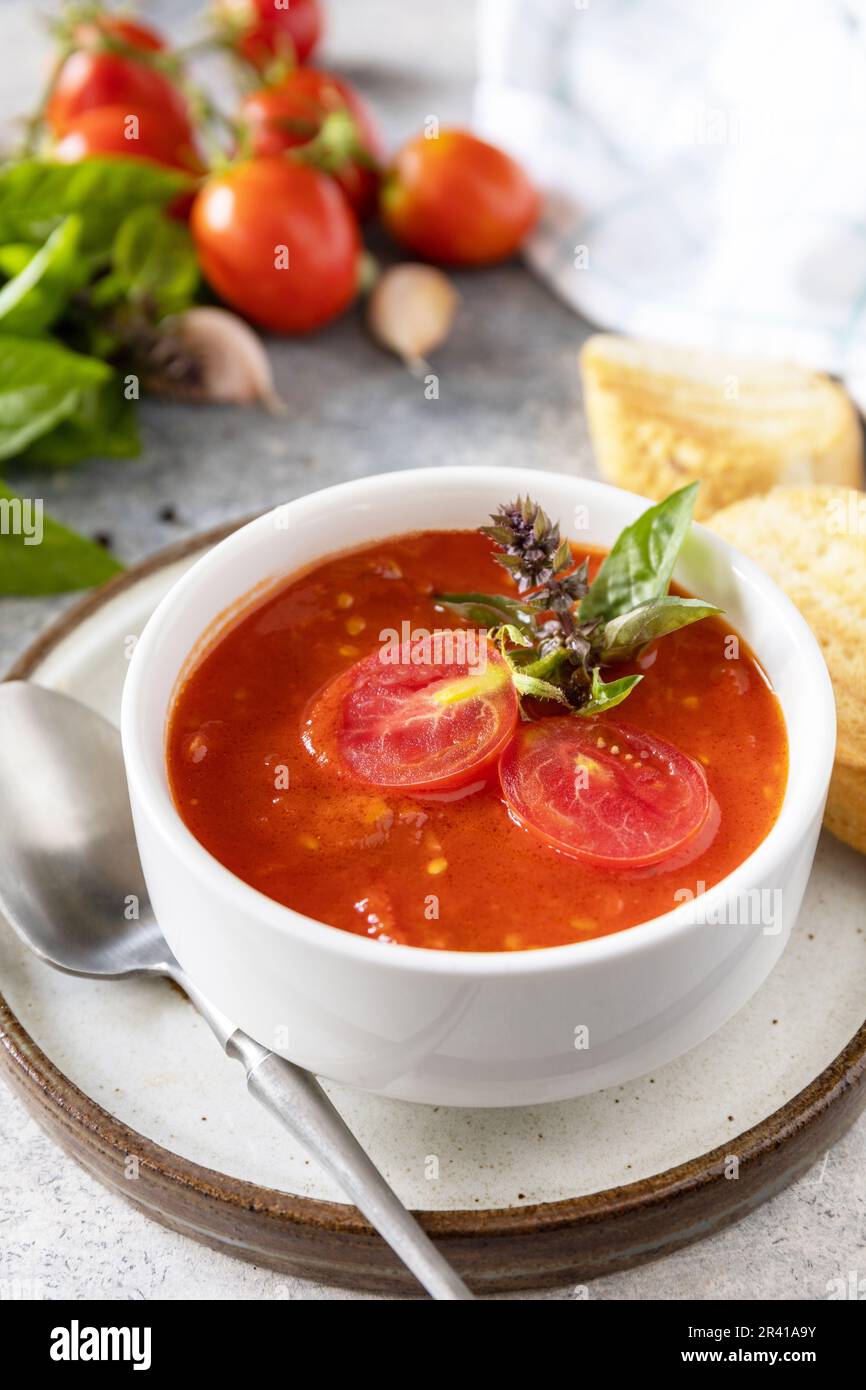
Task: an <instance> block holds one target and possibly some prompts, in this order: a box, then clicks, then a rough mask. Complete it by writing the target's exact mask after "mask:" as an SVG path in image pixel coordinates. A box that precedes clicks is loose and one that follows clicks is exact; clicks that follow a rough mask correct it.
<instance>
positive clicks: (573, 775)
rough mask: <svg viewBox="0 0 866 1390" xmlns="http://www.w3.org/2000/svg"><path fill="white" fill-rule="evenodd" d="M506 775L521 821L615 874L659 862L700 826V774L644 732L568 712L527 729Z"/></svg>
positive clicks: (705, 797) (704, 801)
mask: <svg viewBox="0 0 866 1390" xmlns="http://www.w3.org/2000/svg"><path fill="white" fill-rule="evenodd" d="M499 776H500V780H501V783H502V790H503V792H504V794H505V799H506V801H507V803H508V805H509V807H510V809H511V811H512V813H513V814H514V815H515V816H516V817H517V819H518V820H519V821H520V822H521V823H522V824H524V825H525V826H527V827H528V828H529V829H530V830H533V831H535V832H536V833H537V834H539V835H541V836H542V837H543V838H544V839H545V840H547V841H548V842H549V843H550V844H551V845H553V846H555V847H556V848H557V849H559V850H562V851H563V852H564V853H565V854H571V855H574V856H576V857H577V858H579V859H586V860H588V861H590V862H591V863H594V864H601V865H609V866H610V867H611V868H630V867H631V868H635V867H640V866H643V865H648V864H656V863H658V862H659V861H660V860H662V859H665V858H667V856H668V855H669V854H671V853H673V851H674V850H676V849H679V848H680V847H681V846H682V845H683V844H684V843H685V842H686V841H687V840H689V839H690V838H691V837H692V836H693V835H694V834H695V833H696V831H698V830H699V829H700V828H701V826H702V825H703V823H704V821H705V820H706V817H707V812H708V810H709V805H710V793H709V788H708V786H707V779H706V777H705V776H704V771H703V768H702V767H701V766H700V764H699V763H696V762H695V761H694V759H693V758H690V757H688V755H687V754H685V753H682V752H681V751H680V750H679V749H678V748H675V747H674V746H673V744H671V743H667V742H665V741H664V740H663V739H660V738H656V737H655V735H653V734H648V733H644V732H643V730H640V729H633V728H629V727H628V726H627V725H623V724H613V723H611V722H609V721H607V720H605V721H596V720H588V719H581V718H579V717H575V716H574V715H566V716H564V717H558V718H553V719H541V720H539V721H538V722H537V723H534V724H525V725H523V726H522V727H521V728H520V730H519V731H518V732H517V734H516V735H515V737H514V738H513V739H512V740H511V742H510V743H509V745H508V747H507V748H506V749H505V751H504V753H503V754H502V758H501V760H500V764H499Z"/></svg>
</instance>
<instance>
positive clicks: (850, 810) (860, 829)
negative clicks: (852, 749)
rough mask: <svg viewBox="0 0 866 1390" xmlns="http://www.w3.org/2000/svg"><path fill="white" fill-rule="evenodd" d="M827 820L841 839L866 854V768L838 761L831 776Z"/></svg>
mask: <svg viewBox="0 0 866 1390" xmlns="http://www.w3.org/2000/svg"><path fill="white" fill-rule="evenodd" d="M824 824H825V825H826V827H827V829H828V830H830V831H832V832H833V834H834V835H835V836H836V837H837V839H839V840H844V841H845V844H846V845H853V847H854V849H859V851H860V853H861V854H866V771H864V769H863V768H858V767H846V766H845V764H844V763H837V764H836V766H835V767H834V768H833V776H832V777H831V779H830V791H829V794H828V796H827V809H826V811H825V812H824Z"/></svg>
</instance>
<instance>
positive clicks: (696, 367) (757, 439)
mask: <svg viewBox="0 0 866 1390" xmlns="http://www.w3.org/2000/svg"><path fill="white" fill-rule="evenodd" d="M580 364H581V372H582V375H583V388H584V399H585V404H586V413H587V418H588V420H589V427H590V434H591V436H592V442H593V446H594V449H595V455H596V461H597V463H598V467H599V470H600V472H601V473H602V475H603V476H604V477H605V478H607V479H609V481H610V482H613V483H617V484H618V485H619V486H620V487H625V488H628V489H629V490H630V491H631V492H639V493H641V495H642V496H644V497H652V498H655V499H658V500H660V499H661V498H663V497H667V495H668V494H669V493H671V492H674V491H675V490H676V489H677V488H679V487H683V486H684V485H685V484H686V483H688V482H691V481H692V480H693V479H695V478H697V479H700V481H701V488H700V491H699V493H698V500H697V507H696V511H695V515H696V516H697V517H698V518H699V519H703V518H704V517H707V516H710V515H712V513H713V512H716V511H718V510H719V509H720V508H721V507H725V506H727V505H728V504H729V503H731V502H736V501H738V500H739V499H740V498H741V497H748V496H751V495H752V494H755V493H764V492H768V491H769V489H770V488H772V487H775V486H776V485H777V484H802V483H836V484H839V485H840V486H842V487H860V486H861V485H862V479H863V436H862V431H861V428H860V421H859V418H858V416H857V412H856V410H855V408H854V405H853V403H852V402H851V400H850V399H849V397H848V396H847V395H846V393H845V391H844V390H843V389H842V387H841V386H838V385H837V384H836V383H835V382H833V381H831V380H830V379H829V377H826V376H822V375H821V374H820V373H817V372H810V371H806V370H804V369H803V368H802V367H795V366H790V365H786V364H781V365H779V364H773V363H768V362H759V361H750V360H749V359H747V358H740V357H732V356H726V355H723V354H720V353H714V352H713V353H710V352H692V351H688V350H686V349H682V348H669V347H663V346H660V345H658V344H654V343H645V342H638V341H636V340H635V339H631V338H623V337H617V336H616V335H614V334H609V333H598V334H595V335H594V336H593V337H591V338H589V339H588V340H587V342H586V343H585V344H584V347H583V350H582V352H581V355H580Z"/></svg>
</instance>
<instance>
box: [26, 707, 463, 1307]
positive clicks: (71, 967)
mask: <svg viewBox="0 0 866 1390" xmlns="http://www.w3.org/2000/svg"><path fill="white" fill-rule="evenodd" d="M133 894H134V895H135V897H136V898H137V899H138V916H137V917H136V918H135V919H133V920H127V918H126V917H125V916H124V914H123V912H122V910H121V911H118V904H122V903H124V901H130V895H133ZM0 909H2V911H3V912H4V913H5V914H6V916H7V918H8V919H9V922H10V923H11V925H12V927H13V928H14V929H15V931H16V932H17V934H18V935H19V936H20V937H21V939H22V941H23V942H24V943H25V944H26V945H27V946H29V947H30V949H31V950H32V951H35V953H36V955H37V956H39V957H41V959H42V960H44V961H47V962H48V964H49V965H53V966H56V968H57V969H58V970H65V971H67V972H68V973H69V974H71V975H89V976H95V977H103V978H105V977H107V978H110V979H122V978H123V977H124V976H129V975H166V976H168V978H169V979H172V980H174V981H175V983H176V984H178V985H179V986H180V988H181V989H182V990H183V991H184V993H185V994H186V995H188V997H189V998H190V1000H191V1001H192V1003H193V1004H194V1005H195V1007H196V1008H197V1009H198V1011H199V1013H200V1014H201V1015H202V1016H203V1017H204V1018H205V1019H207V1021H208V1023H209V1024H210V1026H211V1028H212V1029H213V1031H214V1033H215V1034H216V1036H217V1038H218V1039H219V1041H220V1043H221V1044H222V1047H223V1049H224V1051H225V1052H226V1053H227V1054H228V1055H229V1056H230V1057H234V1058H236V1060H237V1061H239V1062H240V1063H241V1064H242V1066H243V1068H244V1070H245V1072H246V1077H247V1086H248V1088H249V1090H250V1092H251V1094H252V1095H254V1096H255V1097H256V1099H257V1100H260V1101H261V1102H262V1104H263V1105H264V1106H265V1107H266V1108H267V1109H268V1110H269V1111H270V1112H271V1114H272V1115H274V1116H275V1118H276V1119H278V1120H280V1121H281V1122H282V1124H283V1125H285V1127H286V1129H287V1130H288V1131H289V1133H290V1134H292V1135H294V1137H295V1138H296V1139H299V1140H300V1141H301V1143H302V1144H303V1145H304V1147H305V1148H306V1149H307V1150H308V1151H309V1152H310V1153H311V1154H313V1155H314V1157H315V1158H317V1159H318V1160H319V1162H320V1163H321V1165H322V1167H323V1168H324V1169H325V1170H326V1171H327V1172H328V1173H330V1175H331V1177H332V1178H334V1179H335V1181H336V1182H338V1183H339V1185H340V1186H341V1188H342V1189H343V1191H344V1192H345V1193H346V1195H347V1196H348V1197H349V1198H350V1199H351V1200H352V1201H353V1202H354V1203H355V1205H356V1207H357V1208H358V1210H359V1211H361V1212H362V1213H363V1214H364V1216H366V1218H367V1220H368V1221H369V1222H370V1223H371V1225H373V1226H374V1227H375V1228H376V1230H377V1231H378V1232H379V1234H380V1235H382V1236H383V1237H384V1239H385V1240H386V1241H387V1242H388V1244H389V1245H390V1246H391V1248H392V1250H394V1252H395V1253H396V1254H397V1255H399V1257H400V1259H401V1260H402V1261H403V1263H404V1264H405V1265H406V1266H407V1267H408V1268H409V1269H410V1270H411V1271H412V1273H413V1274H414V1275H415V1277H416V1279H418V1280H419V1282H420V1283H421V1284H423V1286H424V1288H425V1289H427V1291H428V1293H430V1294H432V1295H433V1297H434V1298H436V1299H471V1298H472V1297H473V1295H472V1294H471V1293H470V1292H469V1290H468V1289H467V1287H466V1285H465V1284H464V1283H463V1281H462V1279H460V1278H458V1276H457V1274H456V1273H455V1272H454V1270H453V1269H452V1268H451V1266H450V1265H449V1264H448V1263H447V1261H446V1260H444V1259H443V1257H442V1256H441V1255H440V1254H439V1251H438V1250H437V1249H436V1247H435V1246H434V1245H433V1243H432V1242H431V1241H430V1239H429V1238H428V1237H427V1236H426V1235H425V1234H424V1232H423V1231H422V1229H421V1227H420V1226H419V1225H418V1223H417V1222H416V1221H415V1219H414V1217H412V1216H411V1215H410V1214H409V1212H408V1211H407V1210H406V1208H405V1207H404V1206H403V1204H402V1202H401V1201H400V1200H399V1198H398V1197H397V1196H396V1194H395V1193H394V1192H393V1191H392V1190H391V1188H390V1187H389V1186H388V1184H387V1183H386V1182H385V1179H384V1178H383V1177H382V1174H381V1173H380V1172H379V1171H378V1169H377V1168H376V1167H375V1166H374V1164H373V1163H372V1162H371V1160H370V1159H369V1158H368V1156H367V1154H366V1153H365V1152H364V1150H363V1149H362V1148H361V1146H360V1144H359V1143H358V1141H357V1139H356V1138H355V1136H354V1135H353V1134H352V1132H351V1130H350V1129H349V1128H348V1126H347V1125H346V1123H345V1121H344V1120H343V1119H342V1118H341V1117H340V1114H339V1112H338V1111H337V1110H336V1109H335V1107H334V1106H333V1105H332V1104H331V1102H330V1100H329V1099H328V1097H327V1096H326V1095H325V1092H324V1091H323V1090H322V1088H321V1086H320V1085H319V1083H318V1081H317V1080H316V1078H315V1077H314V1076H312V1075H311V1074H310V1073H309V1072H306V1071H303V1070H302V1069H301V1068H300V1067H296V1066H293V1064H292V1063H291V1062H286V1061H284V1060H283V1058H282V1057H278V1056H276V1054H275V1053H273V1052H269V1051H268V1050H267V1048H265V1047H262V1046H260V1044H259V1043H257V1042H255V1041H254V1040H253V1039H252V1038H251V1037H249V1036H248V1035H247V1034H246V1033H243V1032H241V1030H240V1029H239V1028H236V1027H235V1026H234V1024H233V1023H231V1022H230V1021H229V1020H228V1019H227V1018H225V1017H224V1015H222V1014H221V1013H219V1012H218V1010H216V1009H214V1008H213V1007H212V1005H211V1004H209V1003H208V1001H207V1000H206V999H204V998H203V997H202V995H201V994H200V993H199V991H198V990H197V989H196V987H195V985H194V984H193V982H192V981H191V980H190V979H189V978H188V977H187V976H186V975H185V974H184V972H183V970H182V969H181V967H180V965H179V964H178V962H177V961H176V960H175V958H174V956H173V955H172V953H171V951H170V950H169V949H168V946H167V945H166V942H165V940H164V938H163V936H162V933H161V932H160V930H159V927H158V925H157V922H156V919H155V917H154V915H153V911H152V909H151V907H150V902H149V899H148V895H147V888H146V887H145V883H144V878H143V876H142V872H141V865H140V863H139V858H138V850H137V848H136V843H135V835H134V832H133V827H132V814H131V812H130V809H129V796H128V793H127V788H126V774H125V771H124V767H123V758H122V755H121V749H120V736H119V734H118V732H117V730H116V729H115V728H114V726H113V725H112V724H109V723H108V721H107V720H105V719H103V718H101V716H100V715H98V714H95V713H94V712H93V711H92V710H90V709H88V708H87V706H86V705H82V704H79V702H78V701H77V700H73V699H71V698H70V697H69V696H68V695H61V694H59V693H58V692H56V691H53V690H46V689H44V688H43V687H41V686H38V685H31V684H30V683H29V682H27V681H6V682H4V683H0Z"/></svg>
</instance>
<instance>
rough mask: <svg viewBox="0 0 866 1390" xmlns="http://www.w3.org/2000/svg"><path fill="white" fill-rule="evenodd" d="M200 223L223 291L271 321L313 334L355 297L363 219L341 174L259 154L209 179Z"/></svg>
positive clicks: (204, 249)
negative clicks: (282, 262)
mask: <svg viewBox="0 0 866 1390" xmlns="http://www.w3.org/2000/svg"><path fill="white" fill-rule="evenodd" d="M190 229H191V231H192V234H193V239H194V241H195V244H196V249H197V251H198V257H199V263H200V265H201V268H202V270H203V272H204V275H205V277H206V279H207V280H208V281H209V282H210V284H211V286H212V287H213V289H214V290H216V292H217V294H218V295H219V296H220V298H221V299H223V300H225V302H226V303H227V304H229V305H231V307H232V308H233V309H237V311H238V312H239V313H241V314H244V315H245V316H246V317H247V318H249V319H251V320H252V321H253V322H254V323H257V324H259V325H260V326H261V327H262V328H267V329H270V330H272V331H273V332H275V333H307V332H310V331H311V330H312V329H314V328H320V327H321V326H322V325H323V324H325V323H328V322H329V321H330V320H331V319H333V318H336V316H337V315H338V314H341V313H342V312H343V310H344V309H346V308H348V306H349V304H351V302H352V300H353V299H354V297H355V293H356V290H357V285H358V265H359V258H360V254H361V237H360V232H359V229H358V223H357V219H356V218H355V217H354V216H353V214H352V212H351V210H350V209H349V207H348V204H347V203H346V200H345V198H344V197H343V195H342V193H341V192H340V190H339V188H337V186H336V184H335V183H334V182H333V180H331V179H329V178H328V177H327V176H326V175H325V174H320V173H319V172H318V170H316V169H311V168H309V166H307V165H304V164H300V163H298V162H296V161H295V160H293V159H291V158H288V157H285V156H278V157H276V158H271V159H251V160H248V161H246V162H245V163H243V164H237V165H234V166H233V167H232V168H229V169H227V170H225V172H223V173H220V174H216V175H214V176H212V177H211V178H209V179H208V180H207V181H206V183H205V184H204V186H203V187H202V189H201V190H200V192H199V193H198V194H197V196H196V200H195V202H194V203H193V207H192V213H191V215H190ZM282 248H286V250H285V251H284V250H283V249H282ZM286 251H287V253H288V256H287V259H288V266H287V268H281V267H280V266H279V265H278V264H277V262H278V260H279V259H280V258H285V257H286Z"/></svg>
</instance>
